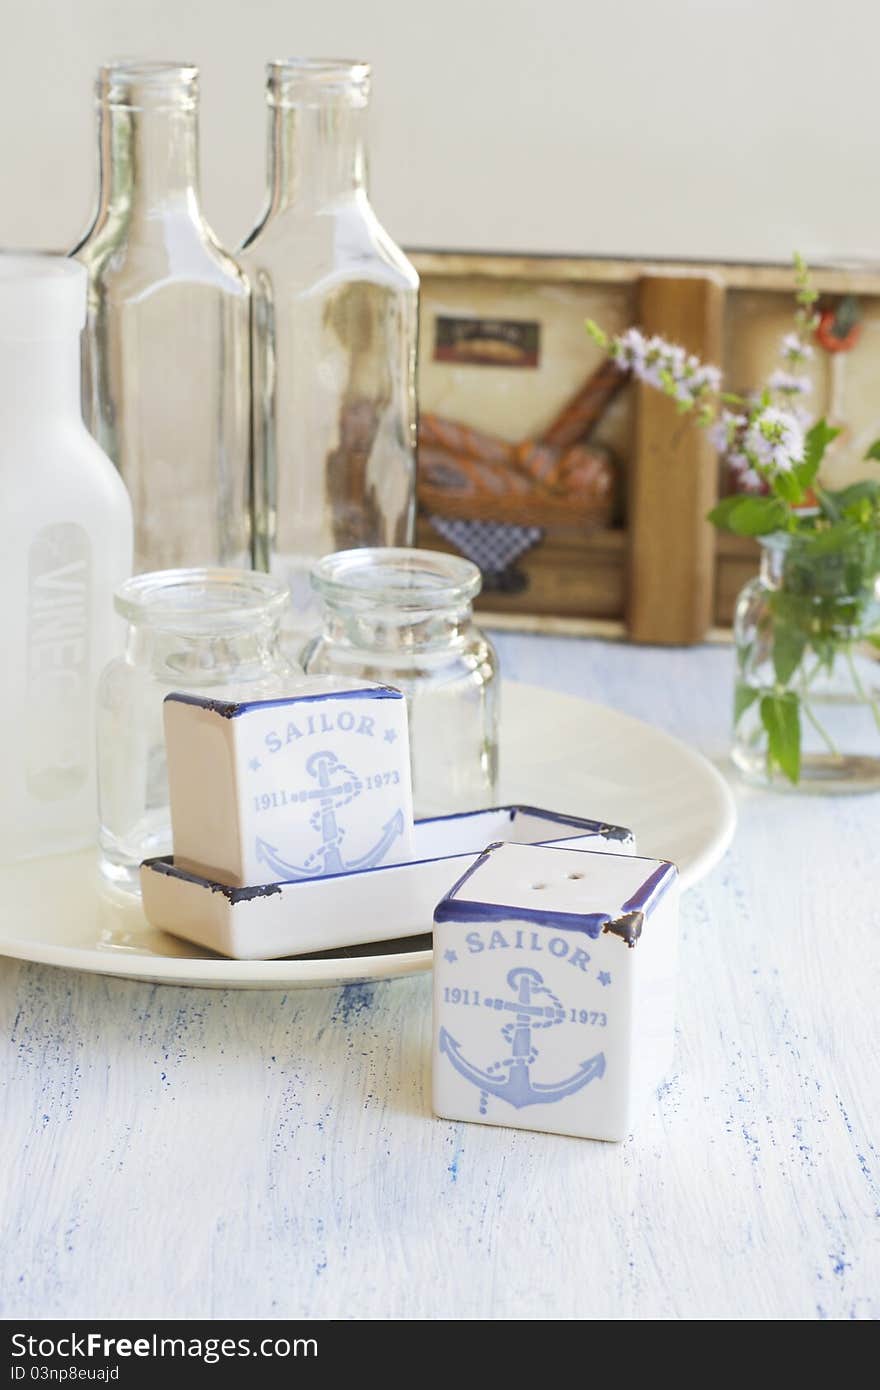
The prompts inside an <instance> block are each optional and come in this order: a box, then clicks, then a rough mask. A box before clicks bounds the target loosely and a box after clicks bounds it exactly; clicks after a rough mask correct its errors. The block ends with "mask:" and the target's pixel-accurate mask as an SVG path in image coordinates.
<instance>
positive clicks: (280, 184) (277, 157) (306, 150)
mask: <svg viewBox="0 0 880 1390" xmlns="http://www.w3.org/2000/svg"><path fill="white" fill-rule="evenodd" d="M366 116H367V112H366V107H365V106H352V105H351V104H350V103H348V102H346V101H345V100H343V99H340V100H337V101H323V102H320V103H316V104H314V105H305V104H304V105H297V106H281V105H271V106H270V107H269V156H268V164H269V211H270V212H283V211H284V210H285V209H286V208H289V207H292V206H296V207H297V208H301V209H310V210H314V209H316V208H319V207H322V206H325V205H327V204H332V203H335V202H340V201H343V200H345V199H346V198H350V197H353V196H354V195H355V194H357V193H358V192H362V191H365V190H366V186H367V156H366Z"/></svg>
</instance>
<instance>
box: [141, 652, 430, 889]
mask: <svg viewBox="0 0 880 1390" xmlns="http://www.w3.org/2000/svg"><path fill="white" fill-rule="evenodd" d="M164 713H165V742H166V749H167V754H168V784H169V790H170V794H171V826H172V834H173V839H174V862H175V864H176V865H178V866H180V867H183V868H189V869H192V870H193V871H195V872H196V873H198V874H203V875H205V876H206V877H210V878H213V879H216V880H218V881H219V882H220V883H226V884H231V885H234V886H242V887H245V888H253V887H257V886H259V885H261V884H268V883H275V882H279V881H285V880H286V881H290V880H295V879H301V878H316V877H321V876H328V875H332V874H346V873H352V872H354V871H355V870H359V869H370V868H375V867H376V866H377V865H379V864H383V863H400V862H402V861H405V860H408V859H411V858H412V826H413V815H412V789H411V784H410V765H409V741H408V736H407V716H406V701H405V700H404V698H403V696H402V695H401V694H400V692H399V691H397V690H393V689H391V687H389V686H383V685H370V684H369V683H367V682H365V681H359V682H358V681H354V682H351V681H349V682H346V681H344V680H342V679H339V678H336V677H332V676H331V677H312V678H307V679H305V680H304V681H303V684H302V686H301V687H299V688H298V689H297V690H296V691H294V692H292V693H291V694H290V695H289V696H285V697H284V698H280V699H271V700H254V701H246V702H243V703H241V704H234V703H230V702H227V701H221V700H209V699H203V698H201V697H199V696H197V695H193V694H171V695H168V696H167V697H166V699H165V709H164Z"/></svg>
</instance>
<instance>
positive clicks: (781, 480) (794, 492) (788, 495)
mask: <svg viewBox="0 0 880 1390" xmlns="http://www.w3.org/2000/svg"><path fill="white" fill-rule="evenodd" d="M803 466H804V465H803V464H799V465H798V468H793V469H792V470H791V472H790V473H777V474H776V477H775V478H774V479H773V483H772V487H773V491H774V492H775V493H776V496H777V497H781V498H782V499H783V501H785V502H788V503H790V505H791V506H793V507H797V506H798V505H799V504H800V503H801V502H803V500H804V488H803V486H802V485H801V483H800V481H799V479H798V470H799V469H800V468H803Z"/></svg>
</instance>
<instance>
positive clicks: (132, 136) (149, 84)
mask: <svg viewBox="0 0 880 1390" xmlns="http://www.w3.org/2000/svg"><path fill="white" fill-rule="evenodd" d="M97 94H98V133H99V142H100V180H101V186H100V195H99V217H100V216H101V214H102V212H103V213H104V214H105V215H108V216H119V215H126V214H128V213H130V212H141V213H143V214H144V215H145V216H150V215H153V216H156V215H160V214H161V213H162V212H163V211H166V210H167V211H172V210H173V211H177V212H181V211H189V212H191V213H193V214H195V213H197V212H198V196H199V195H198V189H199V143H198V73H197V70H196V69H195V68H194V67H192V66H187V65H173V64H161V63H160V64H150V63H145V64H132V65H129V66H125V65H119V66H115V65H114V66H110V67H108V68H103V69H102V70H101V72H100V74H99V77H98V88H97Z"/></svg>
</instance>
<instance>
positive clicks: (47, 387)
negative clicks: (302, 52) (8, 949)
mask: <svg viewBox="0 0 880 1390" xmlns="http://www.w3.org/2000/svg"><path fill="white" fill-rule="evenodd" d="M86 286H87V275H86V272H85V269H84V268H83V267H82V266H81V265H78V264H77V263H76V262H75V261H71V260H67V259H65V258H63V257H60V256H43V255H18V254H12V253H2V252H0V490H2V497H3V505H2V507H0V585H2V593H3V605H2V609H0V638H2V641H3V651H4V656H5V669H4V674H3V679H2V680H0V729H2V730H3V739H4V743H3V776H2V778H0V863H9V862H11V861H14V860H19V859H33V858H40V857H42V856H44V855H50V854H63V853H67V852H70V851H74V850H79V849H86V848H87V847H88V846H90V845H93V844H94V843H95V841H96V839H97V819H98V817H97V790H96V771H95V761H96V757H95V742H96V739H95V722H96V721H95V696H96V691H97V685H98V676H99V675H100V672H101V670H102V668H103V667H104V666H105V665H106V663H107V662H108V661H109V660H110V659H111V657H113V656H114V655H115V654H116V651H117V650H118V648H119V645H120V643H121V639H122V630H121V627H120V626H118V619H117V618H116V616H115V614H114V611H113V592H114V590H115V589H116V588H117V587H118V586H119V584H120V583H121V582H122V581H123V580H124V579H125V578H126V577H127V576H128V575H129V574H130V573H131V549H132V534H131V533H132V525H131V503H130V502H129V499H128V493H127V492H126V490H125V484H124V483H123V482H122V479H121V478H120V476H119V474H118V472H117V471H116V469H115V468H114V467H113V464H112V463H111V462H110V460H109V459H108V457H107V455H106V454H105V453H103V451H102V450H101V449H100V448H99V447H98V445H97V444H96V443H95V441H94V439H92V437H91V435H90V434H89V432H88V430H87V429H86V427H85V425H84V424H83V419H82V408H81V403H80V333H81V330H82V326H83V324H84V322H85V313H86Z"/></svg>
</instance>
